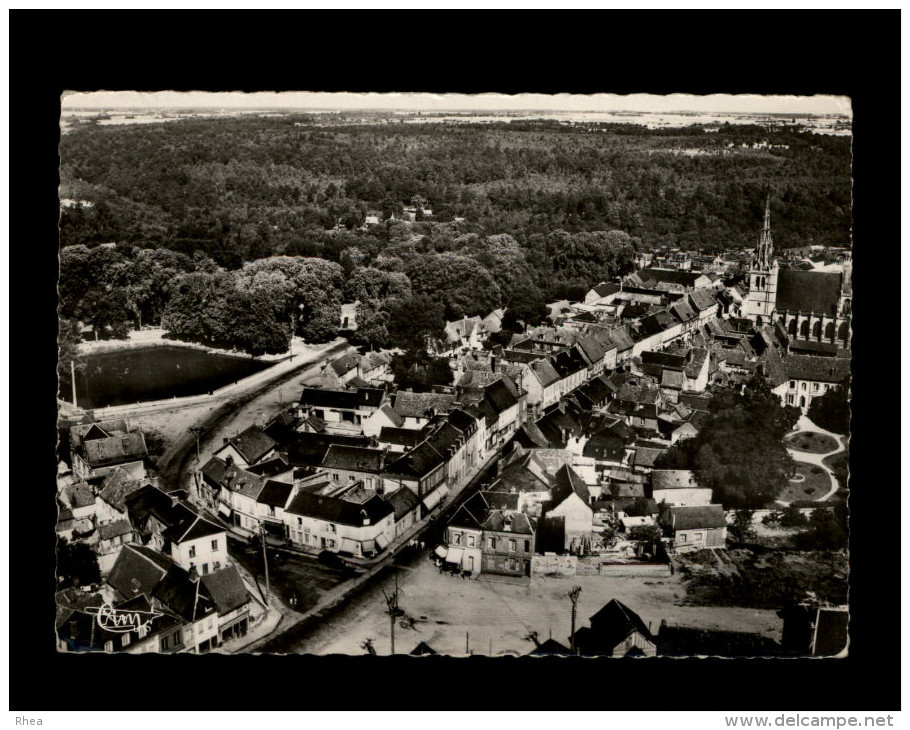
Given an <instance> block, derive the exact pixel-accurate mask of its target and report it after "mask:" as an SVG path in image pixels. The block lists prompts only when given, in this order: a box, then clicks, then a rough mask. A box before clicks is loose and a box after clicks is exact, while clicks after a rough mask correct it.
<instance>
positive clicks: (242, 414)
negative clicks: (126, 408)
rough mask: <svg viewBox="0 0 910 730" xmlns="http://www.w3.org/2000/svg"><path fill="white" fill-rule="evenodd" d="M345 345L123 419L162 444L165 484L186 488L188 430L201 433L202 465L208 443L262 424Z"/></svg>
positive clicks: (190, 460)
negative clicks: (213, 393)
mask: <svg viewBox="0 0 910 730" xmlns="http://www.w3.org/2000/svg"><path fill="white" fill-rule="evenodd" d="M347 347H349V345H348V343H347V342H346V341H345V340H342V339H337V340H333V341H332V342H329V343H326V344H324V345H315V346H314V345H306V346H303V347H301V348H300V349H299V350H298V354H296V355H295V357H294V360H293V361H286V362H282V363H278V364H277V365H274V366H273V367H271V368H269V369H268V370H264V371H262V372H261V373H257V374H256V375H254V376H252V377H251V378H249V379H248V380H249V381H250V382H249V385H247V386H246V387H243V386H241V387H238V388H237V389H235V390H232V392H230V393H229V394H227V395H225V396H223V397H222V398H216V399H214V400H212V401H209V402H206V403H201V404H198V403H197V404H192V405H185V406H182V405H179V404H178V405H175V407H173V408H162V409H157V410H155V411H154V412H152V413H140V414H138V415H136V416H130V415H129V414H126V416H125V417H127V418H129V419H130V421H131V422H133V423H134V424H135V425H136V426H138V427H139V428H141V429H142V430H143V431H145V432H146V433H153V434H155V436H156V437H157V438H160V439H161V440H162V441H163V442H164V444H165V448H164V451H163V452H162V453H161V455H160V456H159V457H158V458H157V460H156V464H157V467H158V471H159V473H160V475H161V477H162V482H163V486H165V487H166V488H170V489H173V488H176V487H178V486H181V485H182V486H186V485H187V483H188V481H189V468H188V467H189V466H191V465H192V466H195V460H196V440H195V435H194V433H193V432H191V431H190V428H194V427H195V428H201V429H203V430H202V433H201V436H200V442H199V447H200V452H201V454H202V462H201V463H205V461H206V460H207V459H208V458H209V456H210V455H211V451H212V448H211V447H212V445H213V444H215V443H217V444H218V445H220V444H221V440H222V437H223V436H224V435H235V434H236V433H238V432H239V431H241V430H243V429H244V428H246V427H247V426H249V425H250V424H251V423H254V422H256V421H257V420H259V421H262V422H264V421H265V420H267V419H268V418H270V417H271V416H272V415H273V414H274V413H277V411H278V409H279V408H280V404H281V403H289V402H291V401H293V400H294V396H295V395H296V391H297V390H298V389H299V388H301V387H302V384H303V382H304V381H305V380H306V379H307V378H311V377H313V375H314V374H315V372H316V371H317V369H318V367H319V366H320V365H321V364H322V363H323V362H324V360H325V359H326V358H327V357H331V356H332V355H335V354H337V353H339V352H341V351H343V350H344V349H346V348H347Z"/></svg>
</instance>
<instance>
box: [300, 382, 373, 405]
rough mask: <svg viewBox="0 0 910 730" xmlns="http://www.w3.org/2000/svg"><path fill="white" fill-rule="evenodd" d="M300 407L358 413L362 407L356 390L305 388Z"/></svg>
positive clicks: (301, 395)
mask: <svg viewBox="0 0 910 730" xmlns="http://www.w3.org/2000/svg"><path fill="white" fill-rule="evenodd" d="M300 405H302V406H314V407H316V408H334V409H338V410H343V411H356V410H358V408H359V406H360V399H359V398H358V397H357V391H354V390H329V389H328V388H309V387H304V389H303V392H302V393H301V394H300Z"/></svg>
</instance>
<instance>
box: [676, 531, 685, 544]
mask: <svg viewBox="0 0 910 730" xmlns="http://www.w3.org/2000/svg"><path fill="white" fill-rule="evenodd" d="M676 539H677V540H679V541H680V542H685V541H686V533H685V532H681V533H679V535H677V536H676Z"/></svg>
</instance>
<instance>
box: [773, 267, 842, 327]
mask: <svg viewBox="0 0 910 730" xmlns="http://www.w3.org/2000/svg"><path fill="white" fill-rule="evenodd" d="M842 279H843V274H840V273H837V272H835V273H831V272H822V271H795V270H793V269H781V270H780V271H779V272H778V275H777V301H776V304H775V308H776V310H777V311H778V312H786V311H790V312H812V313H814V314H824V315H827V316H829V317H834V316H836V315H837V305H838V302H839V300H840V293H841V281H842Z"/></svg>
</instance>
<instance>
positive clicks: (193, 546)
mask: <svg viewBox="0 0 910 730" xmlns="http://www.w3.org/2000/svg"><path fill="white" fill-rule="evenodd" d="M190 557H191V558H195V557H196V546H195V545H190Z"/></svg>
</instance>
